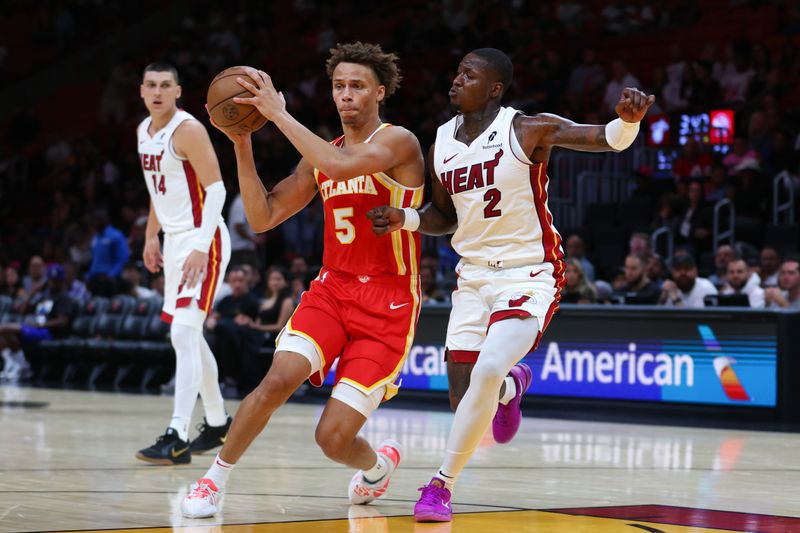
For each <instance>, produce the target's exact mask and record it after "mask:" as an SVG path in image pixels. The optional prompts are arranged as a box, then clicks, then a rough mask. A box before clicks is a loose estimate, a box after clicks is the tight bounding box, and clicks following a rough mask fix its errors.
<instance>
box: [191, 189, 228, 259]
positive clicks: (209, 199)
mask: <svg viewBox="0 0 800 533" xmlns="http://www.w3.org/2000/svg"><path fill="white" fill-rule="evenodd" d="M205 190H206V198H205V201H204V202H203V212H202V213H203V214H202V217H203V218H202V222H201V223H200V228H199V229H198V231H197V235H196V236H195V238H194V239H193V241H194V242H193V243H192V248H193V249H195V250H198V251H200V252H204V253H208V250H209V248H211V241H212V240H213V239H214V234H215V233H216V232H217V227H218V226H219V222H220V219H221V218H222V207H223V206H224V205H225V184H224V183H222V181H215V182H214V183H212V184H211V185H209V186H208V187H206V189H205Z"/></svg>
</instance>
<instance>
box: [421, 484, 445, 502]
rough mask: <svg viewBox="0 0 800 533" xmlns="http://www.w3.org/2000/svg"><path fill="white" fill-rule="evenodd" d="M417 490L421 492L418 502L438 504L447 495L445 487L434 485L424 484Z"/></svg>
mask: <svg viewBox="0 0 800 533" xmlns="http://www.w3.org/2000/svg"><path fill="white" fill-rule="evenodd" d="M417 490H418V491H420V492H422V497H421V498H420V499H419V503H426V504H428V505H438V504H439V503H440V502H442V501H444V500H445V498H446V496H447V494H445V490H447V489H445V488H439V487H437V486H436V485H425V486H424V487H420V488H418V489H417Z"/></svg>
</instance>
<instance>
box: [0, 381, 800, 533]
mask: <svg viewBox="0 0 800 533" xmlns="http://www.w3.org/2000/svg"><path fill="white" fill-rule="evenodd" d="M198 407H199V406H198ZM236 407H237V403H236V402H231V403H229V404H228V409H229V411H231V412H233V411H235V409H236ZM199 411H200V409H199V408H198V409H197V412H196V415H197V417H198V418H199V416H200V412H199ZM320 412H321V407H320V406H315V405H304V404H289V405H287V406H286V407H285V408H284V409H283V410H281V411H279V412H278V414H276V415H275V416H274V417H273V419H272V422H271V425H270V426H269V427H268V428H267V430H266V431H265V433H264V434H262V435H261V437H259V439H257V440H256V442H255V443H254V445H253V446H252V448H251V449H250V450H249V451H248V453H247V454H246V455H245V457H244V458H243V459H242V461H241V462H240V464H239V465H238V466H237V469H236V470H235V471H234V473H233V474H232V476H231V481H230V483H229V487H228V493H227V495H226V497H225V500H224V507H223V512H222V515H221V516H219V517H216V518H215V519H209V520H188V519H183V518H182V517H181V516H180V511H179V503H180V501H181V499H182V497H183V495H184V494H185V491H186V486H187V485H188V483H190V482H192V481H194V480H195V479H196V478H197V477H198V476H200V475H201V474H203V473H204V472H205V470H206V469H207V467H208V466H209V464H210V463H211V461H212V459H213V454H212V455H203V456H195V457H194V458H193V461H192V464H191V465H186V466H180V467H160V466H150V465H146V464H143V463H141V462H139V461H137V460H136V459H135V458H134V453H135V452H136V451H137V450H138V449H139V448H141V447H143V446H145V445H148V444H150V443H151V442H152V441H153V439H154V438H155V436H156V435H158V434H160V433H161V432H163V430H164V427H165V425H166V423H167V421H168V418H169V415H170V414H171V398H169V397H158V396H139V395H126V394H112V393H93V392H76V391H61V390H51V389H32V388H17V387H0V445H1V446H0V479H2V486H1V487H0V492H1V493H2V495H0V531H2V532H6V531H67V530H97V531H100V530H109V529H117V530H137V529H139V530H143V529H145V528H147V529H145V530H146V531H147V532H149V533H156V532H158V531H161V530H163V531H167V530H170V529H173V528H176V529H180V530H182V531H187V532H188V531H191V532H194V531H212V532H214V531H231V532H237V533H239V532H241V533H244V532H248V533H250V532H266V533H269V532H307V531H313V532H314V533H327V532H346V531H351V532H381V533H382V532H412V531H413V532H428V533H443V532H470V533H473V532H508V533H512V532H518V531H520V532H521V531H529V532H534V531H535V532H537V533H549V532H569V533H582V532H592V533H595V532H599V533H602V532H614V533H620V532H622V533H624V532H629V533H636V532H640V533H641V532H642V531H650V532H664V533H667V532H669V533H673V532H674V533H677V532H716V531H754V532H768V533H790V532H800V436H798V435H797V434H788V433H768V432H751V431H731V430H716V429H715V430H710V429H687V428H680V427H657V426H639V425H626V424H609V423H596V422H576V421H559V420H545V419H537V418H532V417H528V418H525V420H524V421H523V425H522V429H521V430H520V433H519V435H518V436H517V438H516V439H515V440H514V441H512V443H510V444H508V445H497V444H495V443H494V442H493V441H492V439H491V436H490V435H489V436H487V437H486V438H484V440H483V442H482V443H481V446H480V447H479V449H478V450H477V452H476V453H475V455H474V457H473V460H472V462H471V463H470V465H469V466H468V468H467V470H466V471H465V472H464V473H463V474H462V476H461V479H460V481H459V484H458V486H457V490H456V494H455V500H454V505H453V509H454V511H455V512H456V513H457V515H456V517H455V520H454V521H453V522H452V524H415V523H414V521H413V518H412V517H411V516H410V515H411V513H412V509H413V505H414V502H415V501H416V499H417V495H418V492H417V490H416V489H417V487H419V486H421V485H422V484H424V483H425V482H426V481H428V480H429V479H430V476H431V475H432V474H433V472H434V471H435V468H436V467H437V466H438V465H439V462H440V460H441V456H442V451H443V448H444V445H445V439H446V437H447V431H448V429H449V425H450V421H451V415H450V414H449V413H446V412H426V411H423V410H405V409H386V408H384V409H379V410H378V411H377V413H376V414H375V415H374V418H373V419H372V420H371V421H370V422H368V424H367V426H366V427H365V430H364V436H365V437H367V438H368V439H369V440H370V441H371V442H373V443H378V442H380V441H381V440H382V439H384V438H386V437H389V436H392V437H394V438H397V439H398V440H399V441H400V442H401V443H402V444H403V445H404V446H405V447H406V452H405V455H404V457H403V462H402V463H401V466H400V468H399V470H398V471H397V473H396V474H395V477H394V479H393V480H392V484H391V487H390V489H389V491H388V493H387V495H386V496H385V497H384V498H382V499H381V500H378V501H377V502H375V504H373V505H369V506H350V505H349V504H348V501H347V497H346V489H347V484H348V482H349V480H350V477H351V476H352V472H351V471H350V470H349V469H347V468H344V467H340V466H338V465H336V464H333V463H331V462H330V461H328V460H327V459H326V458H325V457H324V456H323V455H322V453H321V452H320V451H319V450H318V449H317V447H316V445H315V444H314V437H313V433H314V431H313V427H314V424H315V422H316V419H317V417H318V416H319V414H320Z"/></svg>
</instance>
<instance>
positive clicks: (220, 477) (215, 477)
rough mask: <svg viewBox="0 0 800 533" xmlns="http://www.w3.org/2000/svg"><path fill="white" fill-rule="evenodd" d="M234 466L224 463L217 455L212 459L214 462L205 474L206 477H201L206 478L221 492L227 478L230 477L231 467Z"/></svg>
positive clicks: (233, 465)
mask: <svg viewBox="0 0 800 533" xmlns="http://www.w3.org/2000/svg"><path fill="white" fill-rule="evenodd" d="M235 466H236V465H235V464H231V463H226V462H225V461H223V460H222V459H220V458H219V454H217V456H216V457H215V458H214V462H213V463H212V464H211V468H209V469H208V472H206V475H205V476H203V477H207V478H208V479H210V480H211V481H213V482H214V485H216V486H217V488H218V489H219V490H222V489H224V488H225V485H226V484H227V483H228V476H230V475H231V472H233V467H235Z"/></svg>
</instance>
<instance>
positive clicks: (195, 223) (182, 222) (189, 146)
mask: <svg viewBox="0 0 800 533" xmlns="http://www.w3.org/2000/svg"><path fill="white" fill-rule="evenodd" d="M140 93H141V97H142V100H144V105H145V107H147V110H148V111H149V112H150V116H149V117H147V118H146V119H144V120H143V121H142V123H141V124H139V127H138V129H137V130H136V134H137V137H138V142H139V160H140V163H141V165H142V171H143V172H144V180H145V182H146V183H147V190H148V191H149V192H150V215H149V216H148V219H147V229H146V241H145V246H144V254H143V255H144V264H145V267H146V268H147V269H148V270H149V271H150V272H157V271H158V270H159V269H160V268H161V267H163V268H164V279H165V288H164V307H163V310H162V313H161V318H162V319H163V320H165V321H166V322H169V323H170V338H171V341H172V346H173V348H174V349H175V358H176V359H175V404H174V408H173V412H172V420H171V422H170V424H169V427H168V428H167V431H166V433H164V435H162V436H160V437H158V439H157V440H156V442H155V444H153V445H152V446H150V447H149V448H145V449H143V450H140V451H139V452H138V453H137V454H136V457H137V459H141V460H142V461H146V462H148V463H155V464H167V465H171V464H185V463H189V462H191V460H192V457H191V454H192V453H202V452H204V451H206V450H210V449H212V448H215V447H217V446H221V445H222V444H223V443H224V442H225V435H226V434H227V432H228V428H229V427H230V423H231V419H230V417H228V415H227V413H226V412H225V406H224V405H223V400H222V393H221V392H220V390H219V384H218V383H217V376H218V374H217V363H216V360H215V359H214V354H212V353H211V349H210V348H209V347H208V344H207V343H206V341H205V339H204V338H203V322H204V320H205V317H206V314H207V313H208V311H209V309H210V308H211V303H212V301H213V300H214V293H215V292H216V290H217V288H218V286H219V282H220V280H221V279H222V277H223V276H224V274H225V269H226V268H227V265H228V260H229V259H230V254H231V251H230V236H229V235H228V229H227V228H226V227H225V223H224V222H223V219H222V206H223V205H224V204H225V186H224V184H223V183H222V179H221V176H220V170H219V163H218V162H217V156H216V154H215V153H214V148H213V147H212V146H211V140H210V139H209V137H208V133H207V132H206V129H205V127H204V126H203V125H202V124H201V123H200V122H198V121H197V120H195V118H194V117H192V115H190V114H189V113H187V112H185V111H183V110H180V109H178V106H177V100H178V98H180V96H181V86H180V85H179V83H178V72H177V71H176V70H175V68H174V67H172V66H171V65H168V64H166V63H153V64H150V65H148V66H147V67H146V68H145V69H144V78H143V80H142V85H141V88H140ZM159 230H163V231H164V253H163V256H162V253H161V246H160V243H159V238H158V233H159ZM198 392H199V393H200V397H201V398H202V401H203V407H204V408H205V414H206V416H205V419H204V422H203V424H202V425H201V426H200V435H199V436H198V437H197V438H195V439H194V440H192V441H191V442H189V423H190V421H191V417H192V411H193V409H194V405H195V402H196V401H197V394H198Z"/></svg>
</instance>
